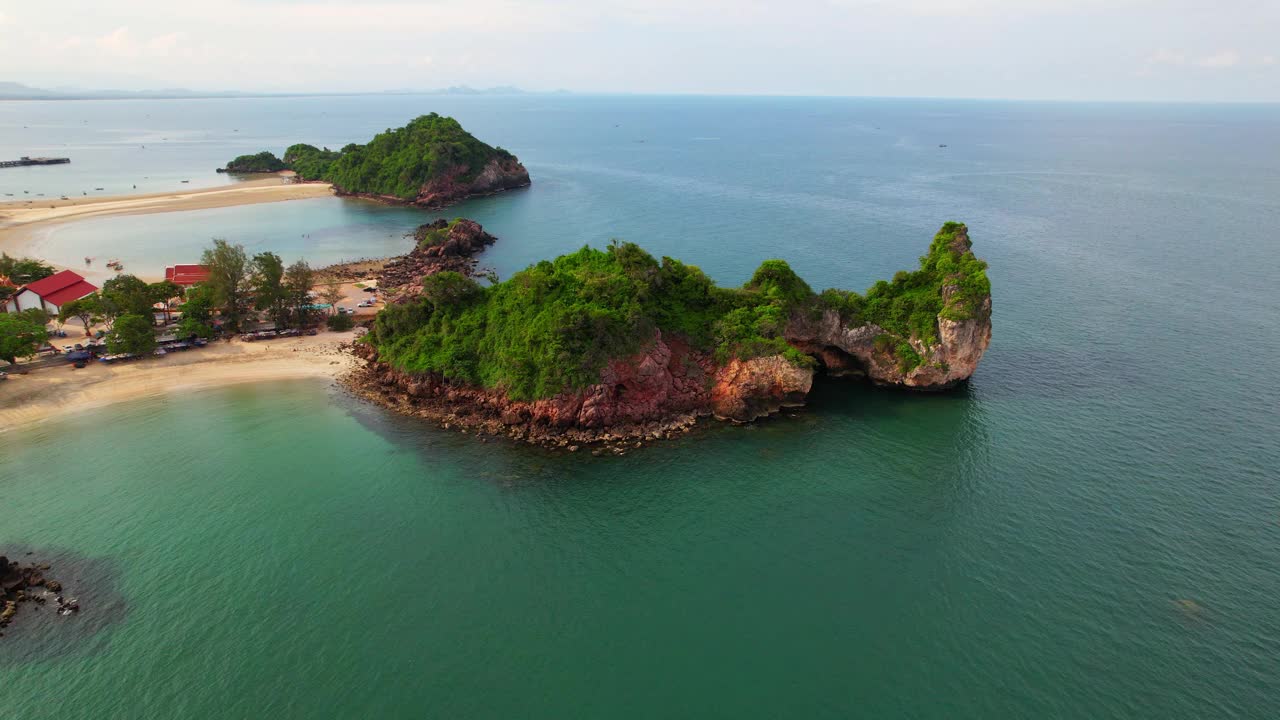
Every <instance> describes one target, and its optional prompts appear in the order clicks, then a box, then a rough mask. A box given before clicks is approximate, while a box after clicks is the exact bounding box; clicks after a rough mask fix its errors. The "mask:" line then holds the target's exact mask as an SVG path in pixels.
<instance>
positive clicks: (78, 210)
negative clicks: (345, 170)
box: [0, 177, 333, 255]
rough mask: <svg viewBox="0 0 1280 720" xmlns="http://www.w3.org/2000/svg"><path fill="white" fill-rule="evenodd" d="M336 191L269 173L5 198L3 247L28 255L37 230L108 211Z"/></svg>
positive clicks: (0, 228) (0, 210)
mask: <svg viewBox="0 0 1280 720" xmlns="http://www.w3.org/2000/svg"><path fill="white" fill-rule="evenodd" d="M332 194H333V187H332V186H331V185H329V184H327V183H296V182H292V181H291V180H290V179H289V178H286V177H267V178H262V179H258V180H248V181H245V182H240V183H236V184H233V185H226V186H221V187H212V188H202V189H197V190H186V191H179V192H163V193H148V194H145V195H117V196H107V197H82V198H69V199H67V200H61V199H49V198H40V199H38V200H22V201H16V202H4V203H0V251H4V252H7V253H9V254H10V255H22V254H25V252H24V251H25V250H26V248H27V242H28V241H30V240H32V239H34V233H32V230H34V229H35V228H36V227H37V226H42V225H49V224H53V223H62V222H69V221H73V220H83V219H86V218H92V217H102V216H106V215H143V214H147V213H164V212H179V211H183V210H206V209H209V208H220V207H232V206H236V205H252V204H256V203H268V202H282V201H285V200H306V199H310V198H319V197H329V196H331V195H332Z"/></svg>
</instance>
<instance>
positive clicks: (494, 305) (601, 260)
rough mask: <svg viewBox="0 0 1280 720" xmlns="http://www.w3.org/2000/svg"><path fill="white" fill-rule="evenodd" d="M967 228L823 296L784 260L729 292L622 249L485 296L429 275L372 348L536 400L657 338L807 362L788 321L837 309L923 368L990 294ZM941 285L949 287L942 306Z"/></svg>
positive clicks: (408, 364) (411, 365)
mask: <svg viewBox="0 0 1280 720" xmlns="http://www.w3.org/2000/svg"><path fill="white" fill-rule="evenodd" d="M963 228H964V226H963V225H960V224H958V223H948V224H947V225H945V226H944V227H943V228H942V230H941V231H940V232H939V233H938V235H937V236H936V237H935V239H934V241H933V244H932V245H931V246H930V249H929V254H928V255H926V256H924V257H922V258H921V259H920V260H921V261H920V269H919V270H917V271H915V272H902V273H898V274H897V275H896V276H895V277H894V279H893V281H892V282H883V281H882V282H879V283H876V285H875V286H873V287H872V288H871V289H870V290H869V291H868V292H867V294H866V295H865V296H863V295H859V294H858V293H854V292H845V291H839V290H828V291H826V292H824V293H822V295H820V296H819V295H815V294H814V293H813V291H812V290H811V289H810V287H809V285H808V284H806V283H805V282H804V280H802V279H801V278H800V277H798V276H797V275H796V274H795V273H794V272H793V271H792V270H791V268H790V267H789V266H788V265H787V263H785V262H783V261H782V260H766V261H765V262H764V263H762V264H761V266H760V268H759V269H758V270H757V271H756V272H755V274H754V275H753V276H752V278H751V280H750V281H749V282H748V283H747V284H746V285H744V286H743V287H742V288H738V289H730V288H719V287H716V286H715V284H714V283H712V281H711V280H710V278H708V277H707V276H706V275H705V274H704V273H703V272H702V271H701V270H699V269H698V268H696V267H693V266H690V265H685V264H684V263H681V262H680V261H678V260H673V259H671V258H665V257H664V258H662V260H661V261H658V260H655V259H654V258H653V257H652V256H650V255H649V254H648V253H646V252H644V251H643V250H642V249H640V248H639V247H638V246H636V245H634V244H631V243H621V244H620V243H616V242H615V243H613V244H612V245H610V246H609V247H608V248H607V249H605V250H596V249H592V248H589V247H584V248H583V249H581V250H579V251H577V252H575V253H572V254H569V255H564V256H561V257H559V258H556V259H555V260H551V261H543V262H540V263H538V264H536V265H533V266H531V267H529V268H528V269H526V270H524V271H522V272H519V273H517V274H516V275H515V276H513V277H512V278H510V279H509V280H507V281H506V282H502V283H495V284H493V285H490V286H487V287H486V286H482V285H480V284H479V283H477V282H475V281H474V280H472V279H471V278H468V277H465V276H463V275H460V274H458V273H452V272H443V273H438V274H436V275H432V276H430V277H428V278H425V280H424V286H423V292H422V295H421V296H420V297H419V298H418V299H417V301H415V302H412V303H405V304H396V305H391V306H389V307H387V308H386V309H384V310H383V311H382V312H381V313H379V314H378V317H377V320H376V321H375V323H374V327H373V331H372V332H371V333H370V334H369V336H368V342H371V343H373V345H374V346H375V347H376V348H377V350H378V354H379V357H380V358H381V359H382V360H384V361H387V362H389V363H390V364H391V365H393V366H394V367H397V368H399V369H401V370H405V371H409V372H434V373H439V374H441V375H443V376H444V377H445V378H448V379H450V380H453V381H458V382H462V383H467V384H473V385H479V386H482V387H487V388H503V389H505V390H506V392H507V393H508V394H509V395H510V396H511V397H512V398H514V399H531V398H541V397H548V396H551V395H554V394H556V393H558V392H561V391H563V390H565V389H569V388H577V387H582V386H584V385H588V384H591V383H594V382H597V381H598V379H599V376H600V371H601V370H602V369H603V367H604V365H605V364H606V363H607V362H608V361H609V359H611V358H616V357H625V356H627V355H631V354H634V353H636V352H638V351H640V350H642V349H643V347H644V346H645V345H646V344H647V343H648V342H650V341H651V339H652V338H653V336H654V331H655V330H661V331H662V332H663V333H667V334H675V335H678V336H682V337H684V338H686V339H687V340H688V341H689V342H690V343H691V344H692V345H693V346H694V347H697V348H700V349H703V350H709V351H712V352H714V354H715V357H716V359H717V361H719V362H721V363H723V362H727V361H728V360H730V359H731V358H735V357H737V358H743V359H746V358H752V357H761V356H768V355H783V356H784V357H787V358H788V359H789V360H791V361H792V362H793V363H797V364H807V363H809V362H811V360H810V359H809V358H808V357H807V356H805V355H803V354H802V353H800V352H799V351H798V350H796V349H794V348H793V347H791V346H790V345H789V344H788V343H787V342H786V340H785V338H784V332H785V330H786V327H787V324H788V322H789V321H790V320H791V319H792V318H793V317H794V316H795V314H796V313H808V314H814V313H817V314H821V312H822V311H823V310H825V309H834V310H837V311H838V312H839V313H840V314H841V316H842V318H843V319H844V321H845V322H846V323H847V324H850V325H861V324H867V323H875V324H877V325H879V326H880V327H882V328H883V329H884V330H885V333H884V334H883V335H882V336H881V337H880V339H879V340H878V341H877V342H878V343H879V344H881V345H883V349H885V350H887V351H888V352H892V353H894V354H895V355H896V356H897V357H898V358H899V361H900V362H902V363H903V365H904V366H909V367H915V366H917V365H919V364H920V362H921V357H920V354H919V353H918V352H917V351H916V349H915V348H913V347H912V345H911V344H910V343H909V342H908V340H914V341H917V342H920V343H923V344H924V345H929V344H933V343H936V342H937V337H938V332H937V318H938V316H939V315H941V316H942V317H944V318H949V319H953V320H961V319H964V318H966V317H968V316H969V315H971V314H972V313H974V312H975V311H977V309H978V308H979V306H980V303H981V302H982V301H983V299H984V298H985V297H986V296H987V295H988V294H989V293H990V283H989V282H988V281H987V278H986V273H985V268H986V265H985V263H983V262H982V261H981V260H978V259H977V258H975V257H974V256H973V254H972V253H970V252H969V251H968V246H967V243H964V242H962V241H958V240H957V234H958V233H960V232H962V231H963ZM419 241H420V242H424V241H426V242H429V241H430V238H420V239H419ZM944 286H953V289H952V290H951V292H950V299H949V300H948V301H947V302H945V303H944V302H943V296H944ZM908 369H909V368H908Z"/></svg>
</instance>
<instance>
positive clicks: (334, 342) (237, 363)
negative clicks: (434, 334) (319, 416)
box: [0, 332, 356, 436]
mask: <svg viewBox="0 0 1280 720" xmlns="http://www.w3.org/2000/svg"><path fill="white" fill-rule="evenodd" d="M354 337H355V334H354V332H345V333H329V332H327V333H321V334H320V335H316V336H304V337H300V338H287V339H281V340H270V341H263V342H256V343H245V342H239V341H232V342H229V343H228V342H214V343H210V344H209V346H208V347H205V348H200V349H196V350H188V351H187V352H184V353H171V354H169V355H166V356H164V357H161V358H147V359H144V360H138V361H134V362H129V363H124V364H120V365H104V364H102V363H97V362H95V363H92V364H90V365H89V366H88V367H86V368H84V369H82V370H73V369H72V367H71V365H70V364H68V365H67V366H66V367H65V368H44V369H40V370H35V371H32V372H31V373H30V374H27V375H14V374H11V375H10V376H9V379H8V380H5V381H3V382H0V436H3V435H4V434H6V433H8V432H12V431H14V430H17V429H20V428H28V427H31V426H32V425H37V424H41V423H44V422H47V421H49V420H56V419H61V418H65V417H69V416H71V415H75V414H79V413H83V412H86V411H90V410H97V409H100V408H103V407H106V406H108V405H114V404H117V403H120V402H127V401H130V400H139V399H144V398H156V397H163V396H166V395H173V394H175V393H187V392H191V391H195V390H204V389H210V388H219V387H229V386H232V385H242V384H246V383H255V382H270V381H273V380H298V379H307V378H322V379H329V380H336V379H338V378H339V377H340V376H342V375H343V374H345V373H347V372H349V371H350V370H352V369H353V368H354V367H355V364H356V362H355V361H356V358H355V356H354V355H353V354H352V353H351V352H350V350H349V344H350V342H351V341H352V339H354Z"/></svg>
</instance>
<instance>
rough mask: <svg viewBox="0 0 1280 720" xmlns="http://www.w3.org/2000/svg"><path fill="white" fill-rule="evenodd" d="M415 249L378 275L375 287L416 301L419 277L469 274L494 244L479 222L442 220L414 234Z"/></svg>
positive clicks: (419, 283)
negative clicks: (448, 271) (446, 271)
mask: <svg viewBox="0 0 1280 720" xmlns="http://www.w3.org/2000/svg"><path fill="white" fill-rule="evenodd" d="M413 238H414V241H415V243H416V244H415V246H414V248H413V250H411V251H410V252H409V254H407V255H403V256H401V257H398V258H395V259H393V260H391V261H389V262H387V264H386V265H384V266H383V268H382V271H381V272H380V273H379V274H378V287H379V288H381V289H382V290H383V291H384V292H387V293H388V297H391V298H393V299H395V300H401V301H403V300H407V299H411V298H415V297H417V296H418V294H419V293H421V292H422V278H424V277H426V276H428V275H434V274H435V273H438V272H442V271H445V270H451V271H453V272H459V273H462V274H463V275H471V274H473V273H474V271H475V266H476V260H475V256H476V254H478V253H479V252H480V251H481V250H484V249H485V247H487V246H489V245H492V244H493V243H494V242H496V241H497V238H495V237H494V236H493V235H490V234H489V233H487V232H485V231H484V228H483V227H482V226H481V225H480V223H478V222H476V221H474V220H467V219H466V218H459V219H457V220H454V221H453V222H449V221H447V220H445V219H443V218H441V219H439V220H436V221H435V222H431V223H427V224H426V225H422V226H420V227H419V228H418V229H417V230H416V231H414V234H413Z"/></svg>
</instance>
